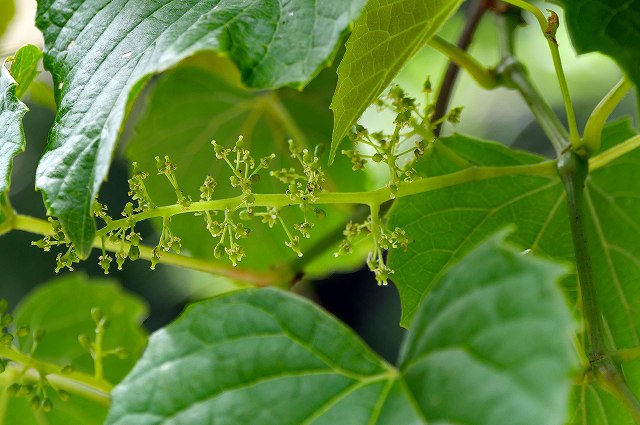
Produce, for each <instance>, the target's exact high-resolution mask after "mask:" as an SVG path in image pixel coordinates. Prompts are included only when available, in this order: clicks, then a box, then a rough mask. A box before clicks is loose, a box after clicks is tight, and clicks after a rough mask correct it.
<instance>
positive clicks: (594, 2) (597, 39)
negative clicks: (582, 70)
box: [554, 0, 640, 86]
mask: <svg viewBox="0 0 640 425" xmlns="http://www.w3.org/2000/svg"><path fill="white" fill-rule="evenodd" d="M554 1H555V2H556V3H559V4H560V5H561V6H562V7H563V8H564V10H565V18H566V21H567V28H568V29H569V34H570V35H571V40H572V41H573V45H574V47H575V49H576V50H577V51H578V53H589V52H601V53H604V54H605V55H607V56H610V57H611V58H613V59H614V60H615V61H616V62H617V63H618V65H620V67H621V68H622V69H623V70H624V72H625V73H626V74H627V75H628V76H629V78H630V79H631V81H633V82H634V83H635V85H636V86H640V52H638V49H637V48H636V46H638V44H640V0H630V1H624V2H612V1H609V0H590V1H583V0H554Z"/></svg>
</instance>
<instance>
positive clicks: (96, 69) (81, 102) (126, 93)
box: [36, 0, 364, 256]
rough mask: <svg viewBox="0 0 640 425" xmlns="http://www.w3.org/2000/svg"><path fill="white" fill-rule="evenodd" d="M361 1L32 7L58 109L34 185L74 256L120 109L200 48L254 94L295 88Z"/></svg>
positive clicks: (166, 0) (82, 0)
mask: <svg viewBox="0 0 640 425" xmlns="http://www.w3.org/2000/svg"><path fill="white" fill-rule="evenodd" d="M363 3H364V0H353V1H344V0H326V1H322V2H317V1H314V0H294V1H284V0H268V1H260V2H256V1H254V2H238V1H233V0H187V1H179V2H177V1H171V0H162V1H147V0H128V1H127V0H117V1H106V0H57V1H54V0H40V1H39V7H38V14H37V25H38V27H39V28H40V29H41V30H42V31H43V33H44V38H45V47H46V49H45V67H46V68H47V69H48V70H50V71H51V72H52V73H53V77H54V86H55V89H56V101H57V103H58V105H59V108H58V113H57V116H56V120H55V124H54V126H53V128H52V130H51V132H50V134H49V142H48V146H47V151H46V153H45V154H44V156H43V158H42V159H41V161H40V165H39V168H38V171H37V178H36V185H37V187H38V188H39V189H41V190H42V192H43V196H44V199H45V203H46V204H47V207H48V208H49V209H50V211H51V213H52V214H53V215H55V216H57V217H58V218H59V219H60V220H61V222H62V224H63V226H64V228H65V231H66V232H67V234H68V236H69V237H70V239H71V240H72V241H73V242H74V244H75V245H76V248H77V249H78V251H79V252H80V254H81V255H82V256H86V255H87V254H88V252H89V251H90V249H91V242H92V240H93V237H94V233H95V223H94V221H93V219H92V217H91V214H90V212H91V211H90V210H91V206H92V205H93V199H94V197H95V195H96V194H97V192H98V190H99V188H100V185H101V183H102V181H103V179H104V178H105V176H106V175H107V171H108V169H109V163H110V160H111V156H112V154H113V150H114V146H115V144H116V139H117V137H118V134H119V131H120V128H121V124H122V121H123V119H124V117H125V116H126V114H127V110H128V107H127V106H128V105H130V104H131V100H132V99H134V98H135V97H136V94H137V93H139V91H140V90H141V89H142V87H143V86H144V84H145V82H146V81H148V79H149V78H150V77H151V76H152V75H153V74H156V73H158V72H161V71H164V70H166V69H168V68H170V67H172V66H174V65H175V64H176V63H178V62H180V61H181V60H183V59H185V58H186V57H189V56H192V55H193V54H195V53H197V52H201V51H204V50H214V51H218V52H220V53H224V54H226V55H228V56H229V57H230V58H231V59H232V60H233V61H234V62H235V64H236V65H237V66H238V68H239V69H240V72H241V73H242V77H243V80H244V82H245V83H246V84H248V85H249V86H251V87H254V88H270V87H278V86H284V85H293V86H296V87H301V86H302V85H303V84H304V83H306V82H307V81H309V80H310V79H311V78H312V77H313V76H315V75H316V74H317V73H318V72H319V70H320V69H321V68H322V67H323V66H324V65H326V64H327V63H329V62H330V61H331V60H332V58H333V55H334V54H335V51H336V46H337V44H338V42H339V41H340V39H341V37H342V35H343V33H344V32H345V31H346V29H347V28H348V26H349V24H350V22H351V21H352V20H353V19H355V17H356V16H357V15H358V13H359V11H360V9H361V8H362V6H363Z"/></svg>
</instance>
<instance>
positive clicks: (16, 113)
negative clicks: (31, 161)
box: [0, 63, 28, 224]
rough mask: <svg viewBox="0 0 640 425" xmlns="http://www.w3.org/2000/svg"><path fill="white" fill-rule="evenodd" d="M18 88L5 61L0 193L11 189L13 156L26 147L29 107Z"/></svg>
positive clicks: (0, 71)
mask: <svg viewBox="0 0 640 425" xmlns="http://www.w3.org/2000/svg"><path fill="white" fill-rule="evenodd" d="M16 90H17V83H16V80H15V79H14V78H13V77H12V76H11V74H10V73H9V71H8V70H7V68H6V67H5V64H4V63H3V64H2V65H1V66H0V194H2V193H4V192H7V191H8V190H9V185H10V182H11V180H10V179H11V164H12V161H13V158H14V157H15V156H16V155H17V154H18V153H20V152H22V151H24V147H25V141H24V130H23V128H22V118H23V117H24V114H26V113H27V111H28V109H27V106H26V105H25V104H24V103H22V102H20V100H18V97H17V96H16ZM0 224H1V223H0Z"/></svg>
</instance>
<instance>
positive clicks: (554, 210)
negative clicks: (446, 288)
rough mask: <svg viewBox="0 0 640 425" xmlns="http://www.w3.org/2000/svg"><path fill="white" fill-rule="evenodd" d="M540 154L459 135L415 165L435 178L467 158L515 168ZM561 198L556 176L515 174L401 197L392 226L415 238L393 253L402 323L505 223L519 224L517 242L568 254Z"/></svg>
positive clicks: (391, 218)
mask: <svg viewBox="0 0 640 425" xmlns="http://www.w3.org/2000/svg"><path fill="white" fill-rule="evenodd" d="M453 155H455V156H457V157H458V158H459V159H461V160H459V159H458V160H456V159H455V158H453ZM541 160H542V158H541V157H539V156H536V155H531V154H527V153H524V152H519V151H513V150H510V149H508V148H506V147H504V146H502V145H499V144H497V143H490V142H484V141H480V140H475V139H471V138H468V137H465V136H461V135H454V136H451V137H448V138H443V139H441V140H439V141H438V142H437V143H436V144H435V148H434V149H433V150H432V151H430V152H429V153H427V155H425V157H424V158H423V159H422V160H421V161H420V162H419V163H418V164H417V169H418V171H419V172H420V173H422V174H423V175H427V176H436V175H441V174H447V173H450V172H453V171H458V170H460V169H461V166H460V164H461V163H464V162H467V163H469V164H476V165H484V166H509V165H522V164H531V163H535V162H539V161H541ZM562 198H563V191H562V187H561V184H560V181H559V179H558V178H555V177H529V176H509V177H502V178H496V179H491V180H486V181H478V182H471V183H467V184H462V185H458V186H453V187H449V188H446V189H441V190H435V191H432V192H427V193H423V194H420V195H416V196H411V197H408V198H402V199H400V200H398V201H397V202H396V203H395V204H394V206H393V209H392V210H391V211H390V213H389V227H390V228H395V227H396V226H399V227H401V228H403V229H404V230H405V231H406V232H407V234H408V236H409V237H410V239H411V240H412V241H413V242H412V243H411V244H409V246H408V249H407V250H406V251H403V250H392V251H391V252H390V253H389V264H390V266H391V268H393V269H394V270H395V273H394V274H393V276H392V280H393V282H394V283H395V284H396V286H397V287H398V291H399V292H400V299H401V302H402V320H401V323H402V324H403V325H404V326H407V325H409V323H411V320H412V318H413V315H414V314H415V312H416V309H417V308H418V306H419V305H420V303H421V302H422V299H423V298H424V297H425V296H426V295H427V293H428V292H429V290H430V289H431V287H432V286H433V284H434V283H436V282H437V281H439V280H440V279H441V277H442V275H443V274H444V273H445V272H446V270H447V268H448V267H449V266H450V265H451V264H454V263H455V262H456V261H458V260H459V259H460V258H461V257H462V256H464V255H465V254H466V253H467V252H468V251H469V250H470V249H471V248H473V247H474V246H475V245H477V244H478V243H479V242H480V241H482V240H483V239H484V238H486V236H487V235H488V234H491V233H493V232H495V231H497V230H498V229H501V228H503V227H504V226H506V225H509V224H513V223H515V224H516V225H517V231H516V232H514V233H513V234H512V235H511V236H510V239H511V240H513V241H515V242H517V243H518V244H519V245H521V246H523V247H527V248H529V249H531V251H533V252H535V253H541V254H544V255H554V256H555V257H557V258H560V259H563V260H570V259H571V258H572V255H571V251H570V250H571V242H570V241H571V235H570V233H569V229H568V227H567V225H566V222H567V220H566V215H567V214H566V208H564V205H563V204H562ZM565 227H566V228H565ZM558 229H559V230H558ZM560 252H564V255H559V253H560Z"/></svg>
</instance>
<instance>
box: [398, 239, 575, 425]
mask: <svg viewBox="0 0 640 425" xmlns="http://www.w3.org/2000/svg"><path fill="white" fill-rule="evenodd" d="M504 236H505V232H502V233H501V234H498V235H496V236H493V237H491V239H489V240H488V241H486V242H484V243H482V244H481V245H480V246H478V247H477V248H476V249H474V250H473V251H472V252H470V253H469V254H468V255H467V256H465V257H464V258H463V259H462V260H461V261H460V262H458V263H457V264H456V265H454V266H453V267H452V268H451V269H450V270H449V271H448V272H447V274H446V276H445V277H444V279H443V280H442V282H441V283H439V284H438V286H437V287H436V288H435V289H434V290H433V291H432V292H431V294H430V296H429V297H428V298H427V299H426V300H425V301H424V303H423V304H422V306H421V307H420V309H419V311H418V313H417V315H416V318H415V320H414V321H413V323H412V324H411V328H410V331H409V333H408V335H407V339H406V343H405V345H404V346H403V349H402V352H401V354H400V368H401V371H402V373H403V377H404V380H405V382H406V385H407V387H408V389H409V391H410V392H411V393H412V395H413V398H414V399H415V400H416V403H417V404H418V405H419V406H420V409H421V410H422V411H423V412H424V415H425V417H426V418H427V419H428V420H429V423H438V424H440V423H456V424H468V425H471V424H473V425H495V424H510V425H529V424H546V425H553V424H557V425H560V424H563V423H564V421H565V419H566V417H567V404H568V400H569V390H570V388H571V382H572V379H571V370H572V369H573V368H574V367H575V366H576V359H575V356H574V355H573V348H572V346H571V337H572V335H573V332H574V326H573V321H572V319H571V317H570V315H569V311H568V309H567V305H566V303H565V301H564V299H563V296H562V294H561V292H560V290H559V288H558V286H557V283H558V280H559V279H560V277H561V276H562V275H563V274H564V268H562V267H559V266H558V265H556V264H554V263H551V262H549V261H547V260H541V259H538V258H535V257H533V258H532V257H529V256H522V255H521V253H520V252H519V250H517V249H516V248H515V247H513V246H510V245H505V244H504V241H503V238H504Z"/></svg>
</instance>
